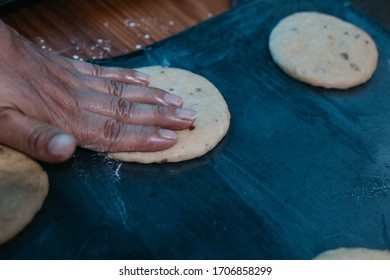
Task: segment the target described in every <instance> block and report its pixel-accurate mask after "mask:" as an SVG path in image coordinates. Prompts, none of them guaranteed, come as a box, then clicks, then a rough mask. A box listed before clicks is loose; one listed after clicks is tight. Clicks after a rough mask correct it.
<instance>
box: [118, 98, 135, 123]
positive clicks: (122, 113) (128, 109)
mask: <svg viewBox="0 0 390 280" xmlns="http://www.w3.org/2000/svg"><path fill="white" fill-rule="evenodd" d="M112 106H113V111H114V112H115V113H116V117H117V118H118V119H131V118H132V117H133V113H134V110H135V108H134V103H133V102H131V101H129V100H127V99H124V98H115V99H113V100H112Z"/></svg>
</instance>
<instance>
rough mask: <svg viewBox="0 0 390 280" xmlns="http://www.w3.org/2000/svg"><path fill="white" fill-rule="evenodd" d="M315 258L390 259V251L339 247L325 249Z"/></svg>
mask: <svg viewBox="0 0 390 280" xmlns="http://www.w3.org/2000/svg"><path fill="white" fill-rule="evenodd" d="M314 259H315V260H390V251H380V250H372V249H367V248H338V249H334V250H329V251H325V252H323V253H322V254H319V255H318V256H317V257H315V258H314Z"/></svg>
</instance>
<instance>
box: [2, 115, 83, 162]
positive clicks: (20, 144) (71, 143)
mask: <svg viewBox="0 0 390 280" xmlns="http://www.w3.org/2000/svg"><path fill="white" fill-rule="evenodd" d="M0 127H1V128H2V129H1V130H0V143H3V144H5V145H7V146H10V147H12V148H15V149H17V150H19V151H21V152H24V153H26V154H28V155H29V156H31V157H33V158H35V159H38V160H41V161H46V162H61V161H65V160H67V159H69V158H70V157H71V156H72V154H73V153H74V151H75V149H76V146H77V142H76V139H75V138H74V137H73V136H71V135H69V134H68V133H66V132H64V131H62V130H61V129H59V128H58V127H56V126H53V125H51V124H48V123H45V122H42V121H39V120H36V119H33V118H30V117H27V116H25V115H23V114H21V113H20V112H17V111H14V110H12V109H6V110H3V111H1V112H0Z"/></svg>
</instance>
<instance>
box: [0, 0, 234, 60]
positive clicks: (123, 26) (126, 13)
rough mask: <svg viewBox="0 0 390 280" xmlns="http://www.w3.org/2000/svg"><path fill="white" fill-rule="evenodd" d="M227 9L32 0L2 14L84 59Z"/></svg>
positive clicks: (206, 3) (202, 4)
mask: <svg viewBox="0 0 390 280" xmlns="http://www.w3.org/2000/svg"><path fill="white" fill-rule="evenodd" d="M229 8H230V1H229V0H196V1H192V0H160V1H156V0H111V1H108V0H51V1H31V0H29V1H22V2H21V3H17V4H12V5H8V6H7V5H6V6H3V7H1V8H0V10H1V11H0V16H1V19H2V20H4V21H5V22H6V23H7V24H9V25H10V26H12V27H13V28H15V29H16V30H17V31H19V32H20V33H21V34H23V35H24V36H26V37H27V38H29V39H30V40H31V41H33V42H35V43H36V44H38V45H40V47H41V48H43V49H46V50H48V51H53V52H56V53H59V54H61V55H64V56H67V57H73V58H74V59H80V60H85V59H96V58H106V57H111V56H117V55H120V54H125V53H128V52H133V51H135V50H137V49H140V48H143V47H144V46H146V45H149V44H151V43H153V42H156V41H159V40H161V39H164V38H166V37H168V36H171V35H173V34H175V33H178V32H180V31H182V30H184V29H187V28H188V27H190V26H193V25H196V24H198V23H200V22H202V21H204V20H207V19H208V18H210V17H213V16H215V15H218V14H220V13H222V12H224V11H226V10H228V9H229Z"/></svg>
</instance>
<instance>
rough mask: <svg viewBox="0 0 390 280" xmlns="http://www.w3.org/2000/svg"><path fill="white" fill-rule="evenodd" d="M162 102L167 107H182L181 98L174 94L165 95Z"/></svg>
mask: <svg viewBox="0 0 390 280" xmlns="http://www.w3.org/2000/svg"><path fill="white" fill-rule="evenodd" d="M164 100H165V102H166V103H167V104H168V105H173V106H181V105H183V98H181V97H180V96H177V95H174V94H167V95H166V96H165V98H164Z"/></svg>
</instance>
